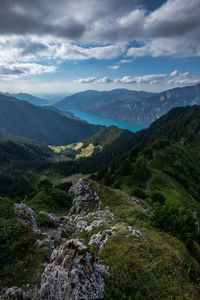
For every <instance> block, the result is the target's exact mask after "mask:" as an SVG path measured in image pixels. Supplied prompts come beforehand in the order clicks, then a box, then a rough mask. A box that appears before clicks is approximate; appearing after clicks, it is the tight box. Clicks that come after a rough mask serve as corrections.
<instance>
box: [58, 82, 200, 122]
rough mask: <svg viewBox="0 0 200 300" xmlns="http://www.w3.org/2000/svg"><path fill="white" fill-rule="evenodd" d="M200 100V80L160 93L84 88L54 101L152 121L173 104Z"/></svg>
mask: <svg viewBox="0 0 200 300" xmlns="http://www.w3.org/2000/svg"><path fill="white" fill-rule="evenodd" d="M194 104H200V84H197V85H195V86H186V87H182V88H174V89H170V90H167V91H164V92H161V93H159V94H152V93H147V92H142V91H141V92H137V91H130V90H126V89H117V90H111V91H107V92H105V91H104V92H98V91H91V90H90V91H85V92H81V93H77V94H74V95H71V96H68V97H66V98H64V99H63V100H61V101H59V102H57V103H56V104H55V106H56V107H58V108H60V109H63V110H79V111H84V112H88V113H91V114H94V115H99V116H103V117H107V118H112V119H118V120H122V121H127V122H132V123H139V124H144V125H150V124H151V123H152V122H153V121H155V120H157V119H158V118H160V117H161V116H162V115H164V114H166V113H167V112H168V111H169V110H170V109H171V108H173V107H177V106H187V105H194Z"/></svg>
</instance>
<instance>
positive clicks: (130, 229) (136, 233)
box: [128, 226, 143, 238]
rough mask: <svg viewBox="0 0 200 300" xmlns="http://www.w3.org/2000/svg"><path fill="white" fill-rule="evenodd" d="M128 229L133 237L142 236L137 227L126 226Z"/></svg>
mask: <svg viewBox="0 0 200 300" xmlns="http://www.w3.org/2000/svg"><path fill="white" fill-rule="evenodd" d="M128 230H129V231H130V232H131V233H132V235H133V236H134V237H137V238H143V234H142V232H141V231H140V230H138V229H133V228H132V227H131V226H128Z"/></svg>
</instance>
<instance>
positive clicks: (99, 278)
mask: <svg viewBox="0 0 200 300" xmlns="http://www.w3.org/2000/svg"><path fill="white" fill-rule="evenodd" d="M105 273H106V270H105V268H104V267H103V266H102V265H100V263H99V261H98V259H97V258H96V257H95V256H94V255H93V254H92V253H90V252H89V250H88V248H87V247H86V246H85V245H84V243H83V240H78V239H72V240H69V241H67V242H66V243H65V244H64V245H62V246H61V247H59V248H57V249H55V250H54V251H53V252H52V255H51V259H50V263H49V264H48V265H47V267H46V268H45V270H44V273H43V275H42V281H41V299H42V300H80V299H82V300H84V299H85V300H90V299H91V300H92V299H103V297H104V288H105V286H104V280H103V275H104V274H105Z"/></svg>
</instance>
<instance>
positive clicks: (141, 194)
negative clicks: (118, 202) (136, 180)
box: [131, 188, 148, 199]
mask: <svg viewBox="0 0 200 300" xmlns="http://www.w3.org/2000/svg"><path fill="white" fill-rule="evenodd" d="M131 195H132V196H136V197H138V198H141V199H146V198H147V197H148V195H147V194H146V193H145V192H144V190H143V189H140V188H136V189H135V190H134V191H133V192H132V193H131Z"/></svg>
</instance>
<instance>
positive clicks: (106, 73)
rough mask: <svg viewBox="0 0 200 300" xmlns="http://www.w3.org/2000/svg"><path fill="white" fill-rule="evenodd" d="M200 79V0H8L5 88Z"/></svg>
mask: <svg viewBox="0 0 200 300" xmlns="http://www.w3.org/2000/svg"><path fill="white" fill-rule="evenodd" d="M199 82H200V0H189V1H188V0H56V1H55V0H12V1H10V0H0V91H3V92H10V93H18V92H26V93H31V94H35V95H39V94H47V95H48V94H49V95H50V94H64V93H66V94H68V93H75V92H78V91H83V90H87V89H96V90H111V89H115V88H127V89H132V90H146V91H153V92H159V91H163V90H167V89H171V88H174V87H178V86H180V87H181V86H185V85H195V84H197V83H199Z"/></svg>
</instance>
